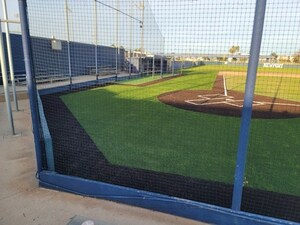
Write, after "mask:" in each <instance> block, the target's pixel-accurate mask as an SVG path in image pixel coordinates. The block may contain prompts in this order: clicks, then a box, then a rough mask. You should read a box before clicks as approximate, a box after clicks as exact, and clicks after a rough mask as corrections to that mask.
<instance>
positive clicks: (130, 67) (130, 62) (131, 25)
mask: <svg viewBox="0 0 300 225" xmlns="http://www.w3.org/2000/svg"><path fill="white" fill-rule="evenodd" d="M129 4H130V15H133V14H132V9H133V5H132V0H130V2H129ZM132 22H133V20H132V19H130V43H129V45H130V46H129V68H128V72H129V78H130V77H131V70H132V57H131V54H132V53H131V51H132V29H133V23H132Z"/></svg>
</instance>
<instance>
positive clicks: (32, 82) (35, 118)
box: [18, 0, 42, 173]
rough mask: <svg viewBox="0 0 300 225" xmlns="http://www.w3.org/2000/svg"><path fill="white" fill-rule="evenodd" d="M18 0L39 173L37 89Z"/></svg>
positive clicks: (24, 12) (24, 5)
mask: <svg viewBox="0 0 300 225" xmlns="http://www.w3.org/2000/svg"><path fill="white" fill-rule="evenodd" d="M18 1H19V11H20V21H21V31H22V44H23V51H24V61H25V70H26V80H27V88H28V95H29V102H30V110H31V120H32V128H33V136H34V144H35V154H36V161H37V171H38V173H39V172H40V171H41V170H42V152H41V143H40V126H39V123H40V119H39V113H38V105H37V90H36V85H35V76H34V68H33V62H32V49H31V42H30V35H29V25H28V18H27V2H26V0H18Z"/></svg>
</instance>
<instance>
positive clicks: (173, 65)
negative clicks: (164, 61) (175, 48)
mask: <svg viewBox="0 0 300 225" xmlns="http://www.w3.org/2000/svg"><path fill="white" fill-rule="evenodd" d="M174 71H175V57H174V56H173V59H172V76H174V75H175V73H174Z"/></svg>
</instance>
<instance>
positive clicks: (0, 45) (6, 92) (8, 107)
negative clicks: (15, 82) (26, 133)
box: [0, 23, 15, 135]
mask: <svg viewBox="0 0 300 225" xmlns="http://www.w3.org/2000/svg"><path fill="white" fill-rule="evenodd" d="M0 61H1V72H2V80H3V88H4V95H5V102H6V110H7V116H8V122H9V125H10V129H11V133H12V135H15V127H14V120H13V115H12V111H11V103H10V95H9V87H8V80H7V68H6V59H5V54H4V42H3V35H2V28H1V23H0Z"/></svg>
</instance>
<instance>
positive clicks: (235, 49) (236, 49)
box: [229, 45, 240, 55]
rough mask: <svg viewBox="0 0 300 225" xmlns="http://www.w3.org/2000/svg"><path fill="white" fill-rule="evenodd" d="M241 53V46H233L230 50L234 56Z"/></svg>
mask: <svg viewBox="0 0 300 225" xmlns="http://www.w3.org/2000/svg"><path fill="white" fill-rule="evenodd" d="M239 51H240V46H238V45H232V46H231V48H230V49H229V53H230V54H232V55H233V54H234V53H237V52H239Z"/></svg>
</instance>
